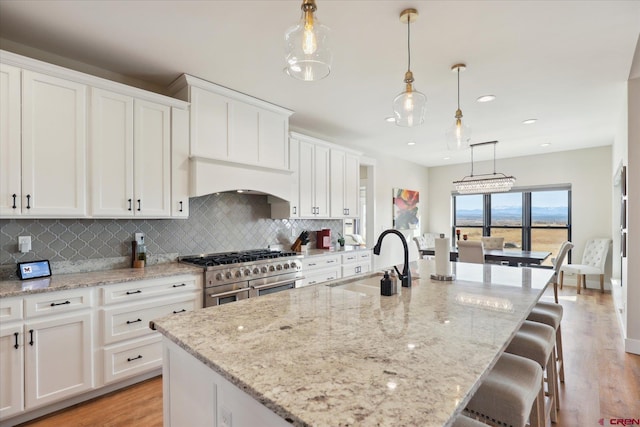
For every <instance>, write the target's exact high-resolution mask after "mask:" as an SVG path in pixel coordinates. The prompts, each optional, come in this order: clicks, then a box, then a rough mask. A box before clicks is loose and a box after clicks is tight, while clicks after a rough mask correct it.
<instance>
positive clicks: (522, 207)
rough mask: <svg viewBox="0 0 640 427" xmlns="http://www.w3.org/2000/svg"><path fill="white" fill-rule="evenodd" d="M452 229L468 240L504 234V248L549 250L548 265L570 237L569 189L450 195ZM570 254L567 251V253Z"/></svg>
mask: <svg viewBox="0 0 640 427" xmlns="http://www.w3.org/2000/svg"><path fill="white" fill-rule="evenodd" d="M453 206H454V209H453V229H452V236H454V238H455V231H456V230H460V235H461V236H463V235H467V237H468V239H470V240H480V237H482V236H494V237H504V242H505V249H509V248H518V249H522V250H530V251H548V252H551V256H550V257H549V258H547V260H546V261H545V262H544V263H543V265H549V266H551V258H553V257H555V255H556V252H557V251H558V249H559V248H560V245H561V244H562V242H564V241H565V240H571V189H570V188H569V187H568V186H562V187H553V188H530V189H521V190H520V191H512V192H508V193H494V194H472V195H453ZM569 255H570V254H569Z"/></svg>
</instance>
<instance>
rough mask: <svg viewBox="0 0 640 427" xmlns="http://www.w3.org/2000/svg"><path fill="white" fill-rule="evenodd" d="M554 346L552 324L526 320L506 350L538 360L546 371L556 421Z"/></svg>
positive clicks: (556, 380)
mask: <svg viewBox="0 0 640 427" xmlns="http://www.w3.org/2000/svg"><path fill="white" fill-rule="evenodd" d="M554 347H555V330H554V329H553V328H552V327H551V326H548V325H545V324H543V323H537V322H532V321H530V320H525V321H524V322H523V323H522V326H521V327H520V330H518V332H517V333H516V335H515V336H514V337H513V339H512V340H511V342H510V343H509V345H508V346H507V348H506V350H505V351H506V352H507V353H511V354H516V355H518V356H522V357H526V358H527V359H529V360H533V361H534V362H537V363H538V364H539V365H540V367H541V368H542V369H543V370H544V371H545V372H546V378H547V390H548V395H549V401H550V402H549V406H548V408H549V414H550V416H551V422H556V420H557V415H558V413H557V401H558V378H557V373H556V363H555V353H554V351H553V349H554Z"/></svg>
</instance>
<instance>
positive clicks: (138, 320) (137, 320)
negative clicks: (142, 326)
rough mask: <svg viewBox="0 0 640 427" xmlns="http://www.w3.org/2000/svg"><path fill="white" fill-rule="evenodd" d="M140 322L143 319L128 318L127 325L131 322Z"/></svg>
mask: <svg viewBox="0 0 640 427" xmlns="http://www.w3.org/2000/svg"><path fill="white" fill-rule="evenodd" d="M138 322H142V319H136V320H127V325H130V324H132V323H138Z"/></svg>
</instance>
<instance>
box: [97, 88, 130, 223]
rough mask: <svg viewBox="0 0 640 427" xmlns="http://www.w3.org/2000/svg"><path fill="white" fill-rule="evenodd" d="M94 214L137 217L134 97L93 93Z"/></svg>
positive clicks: (109, 93)
mask: <svg viewBox="0 0 640 427" xmlns="http://www.w3.org/2000/svg"><path fill="white" fill-rule="evenodd" d="M90 141H91V142H90V148H89V151H90V153H91V154H90V159H91V163H90V170H91V188H92V191H91V214H92V215H93V216H102V217H123V216H133V98H132V97H130V96H126V95H121V94H118V93H114V92H110V91H105V90H101V89H96V88H93V89H92V90H91V137H90Z"/></svg>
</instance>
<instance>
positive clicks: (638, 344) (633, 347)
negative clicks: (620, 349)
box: [624, 338, 640, 355]
mask: <svg viewBox="0 0 640 427" xmlns="http://www.w3.org/2000/svg"><path fill="white" fill-rule="evenodd" d="M624 351H626V352H627V353H633V354H639V355H640V340H635V339H631V338H625V339H624Z"/></svg>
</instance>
